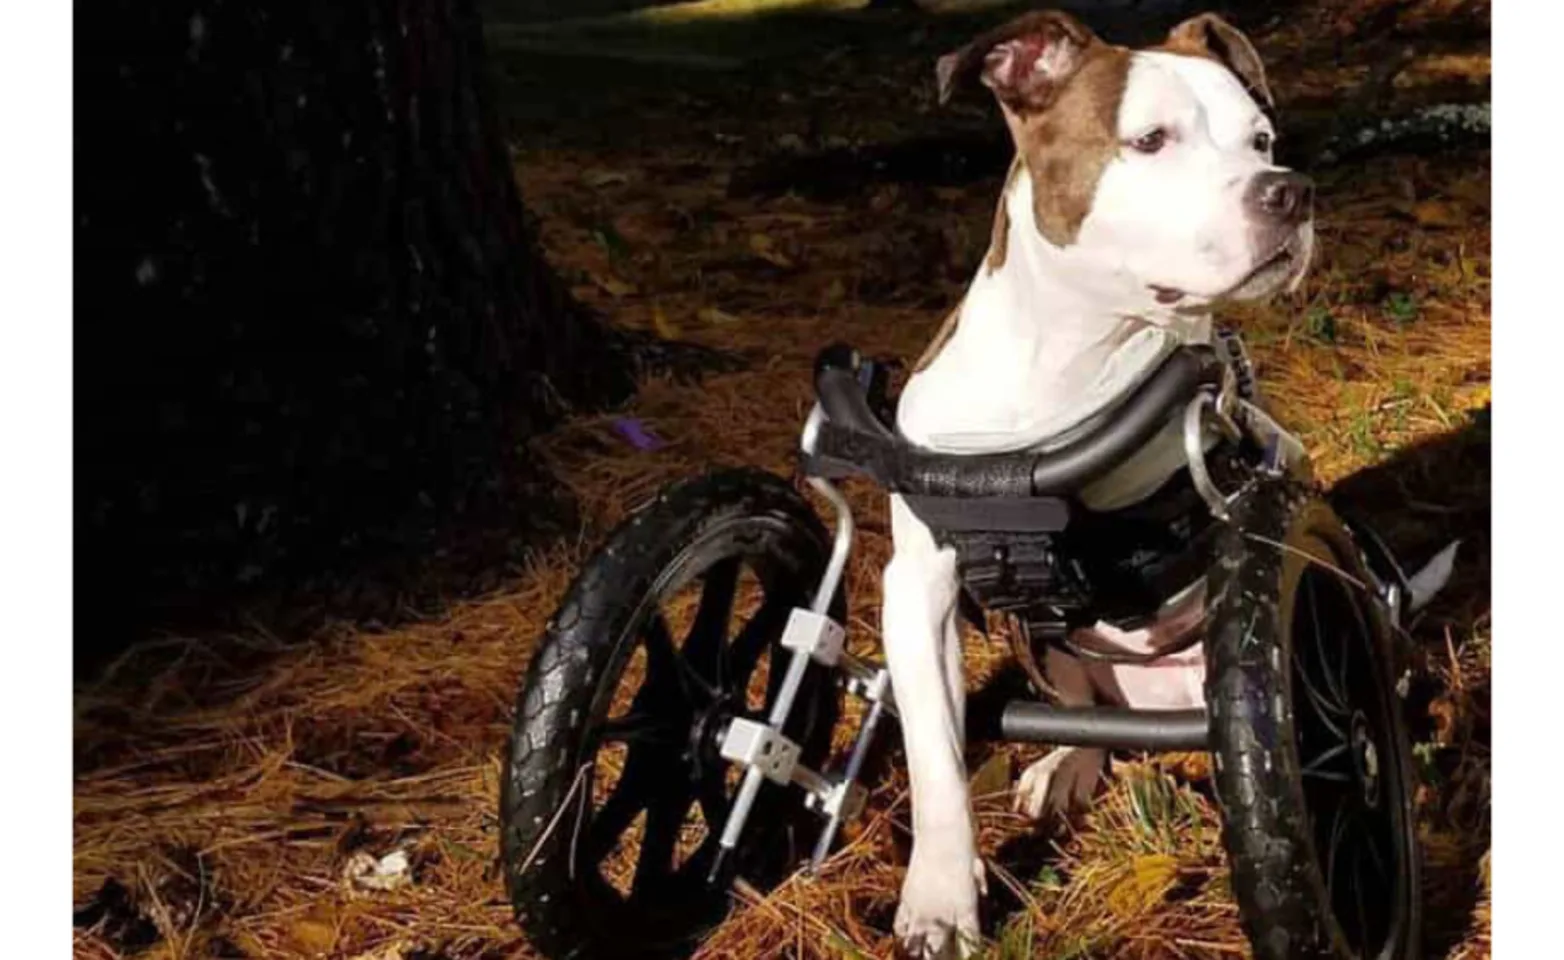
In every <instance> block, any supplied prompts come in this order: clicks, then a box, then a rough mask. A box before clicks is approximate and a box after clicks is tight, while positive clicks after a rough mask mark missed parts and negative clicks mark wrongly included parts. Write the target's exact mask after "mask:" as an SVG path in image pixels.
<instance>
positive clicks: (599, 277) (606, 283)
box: [592, 273, 636, 297]
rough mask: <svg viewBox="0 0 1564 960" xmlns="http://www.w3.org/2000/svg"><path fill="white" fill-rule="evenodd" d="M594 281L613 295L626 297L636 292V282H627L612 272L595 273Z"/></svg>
mask: <svg viewBox="0 0 1564 960" xmlns="http://www.w3.org/2000/svg"><path fill="white" fill-rule="evenodd" d="M592 282H593V283H595V284H597V285H598V286H600V287H602V288H603V291H604V292H605V293H607V294H609V295H610V296H613V297H626V296H629V295H630V294H632V293H634V292H635V290H636V287H635V284H633V283H627V282H626V281H624V280H621V279H619V278H618V277H616V276H614V275H613V274H611V273H593V274H592Z"/></svg>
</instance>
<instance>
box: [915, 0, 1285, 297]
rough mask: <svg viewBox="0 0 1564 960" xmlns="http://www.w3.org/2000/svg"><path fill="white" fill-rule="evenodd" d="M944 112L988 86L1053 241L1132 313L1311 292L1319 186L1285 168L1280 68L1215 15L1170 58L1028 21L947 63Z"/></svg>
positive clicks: (1175, 39)
mask: <svg viewBox="0 0 1564 960" xmlns="http://www.w3.org/2000/svg"><path fill="white" fill-rule="evenodd" d="M937 72H938V79H939V94H940V100H941V102H944V101H946V100H948V99H949V98H950V96H951V95H952V93H953V92H954V90H955V89H956V88H957V87H958V85H960V84H961V83H963V82H964V81H966V80H967V79H969V78H970V77H972V76H973V75H976V76H977V77H978V78H980V79H981V81H982V83H983V84H984V85H985V86H987V87H988V88H989V89H990V90H992V91H993V93H994V96H995V98H996V99H998V101H999V106H1000V109H1001V111H1002V112H1003V114H1004V117H1005V122H1006V124H1007V125H1008V126H1009V128H1010V133H1011V135H1012V137H1013V138H1014V140H1015V145H1016V151H1017V153H1018V155H1019V158H1020V160H1021V162H1022V164H1023V165H1024V173H1025V175H1026V176H1027V177H1028V178H1029V180H1030V187H1031V196H1032V212H1033V216H1032V218H1031V220H1032V222H1033V224H1034V226H1035V230H1036V234H1037V240H1038V242H1040V243H1042V244H1045V245H1046V246H1047V248H1048V249H1049V251H1050V252H1051V253H1053V254H1056V255H1057V256H1058V258H1060V259H1061V260H1062V261H1063V267H1064V269H1065V270H1067V271H1068V273H1069V275H1070V277H1071V278H1072V279H1073V280H1074V281H1076V282H1079V283H1082V284H1084V285H1088V286H1090V287H1092V288H1094V289H1096V290H1098V291H1101V292H1103V293H1108V294H1111V295H1112V296H1113V297H1114V299H1115V300H1116V301H1119V302H1123V301H1125V300H1126V299H1127V300H1128V301H1129V304H1130V305H1133V304H1136V303H1137V302H1138V301H1139V300H1140V299H1141V298H1145V299H1146V302H1147V305H1148V306H1150V305H1152V304H1158V305H1163V306H1168V307H1171V306H1172V305H1174V304H1177V305H1179V307H1178V308H1187V307H1197V308H1198V307H1199V306H1201V305H1203V304H1206V303H1210V302H1213V301H1217V300H1236V299H1256V298H1260V297H1265V296H1268V295H1270V294H1272V293H1274V292H1276V291H1277V290H1279V289H1281V288H1283V287H1286V286H1293V285H1296V284H1297V283H1298V282H1299V281H1300V280H1301V279H1302V276H1303V273H1304V271H1305V270H1306V269H1307V267H1308V260H1309V256H1310V253H1311V252H1312V247H1313V239H1314V210H1313V207H1314V203H1313V200H1314V196H1313V194H1314V190H1313V185H1312V183H1311V182H1310V180H1309V179H1308V178H1307V177H1305V176H1303V175H1301V174H1298V173H1295V172H1293V171H1290V170H1286V169H1284V168H1281V167H1278V166H1277V165H1276V164H1275V163H1274V162H1273V160H1272V148H1273V144H1274V141H1275V137H1276V132H1275V129H1274V127H1273V126H1272V122H1271V119H1270V117H1269V116H1268V115H1267V111H1268V110H1269V109H1270V108H1271V107H1272V99H1271V92H1270V88H1269V87H1268V86H1267V84H1266V79H1265V68H1264V66H1263V65H1262V64H1261V62H1260V58H1259V56H1258V55H1257V54H1256V53H1255V50H1254V47H1253V46H1252V45H1251V44H1250V42H1249V40H1248V39H1247V38H1246V37H1245V36H1244V35H1243V34H1242V33H1241V32H1239V31H1238V30H1236V29H1235V28H1233V27H1232V26H1231V25H1229V24H1228V23H1226V22H1225V21H1223V20H1222V19H1221V18H1219V17H1217V16H1215V15H1212V14H1203V15H1201V16H1197V17H1194V18H1192V19H1190V20H1187V21H1185V22H1184V23H1181V24H1179V25H1178V26H1177V27H1175V28H1173V30H1172V31H1171V32H1170V33H1169V34H1168V36H1167V39H1166V40H1165V41H1164V42H1163V43H1162V44H1161V45H1160V46H1158V47H1153V48H1149V49H1144V50H1130V49H1126V48H1124V47H1119V46H1113V45H1110V44H1107V43H1105V42H1103V41H1102V40H1100V39H1098V38H1097V36H1096V35H1095V34H1093V33H1092V31H1091V30H1090V29H1089V28H1087V27H1086V26H1085V25H1084V24H1082V23H1081V22H1080V21H1079V20H1076V19H1075V18H1074V17H1071V16H1069V15H1068V14H1065V13H1060V12H1057V11H1042V12H1037V13H1031V14H1027V15H1025V16H1023V17H1020V18H1019V19H1016V20H1014V21H1012V22H1010V23H1008V24H1006V25H1004V26H1002V27H999V28H998V29H996V30H993V31H991V32H989V33H988V34H986V35H984V36H982V37H979V38H978V39H977V40H975V41H973V42H972V43H971V44H968V45H967V46H966V47H963V48H962V49H960V50H958V51H956V52H954V53H951V54H949V55H947V56H945V57H942V58H941V59H940V61H939V67H938V71H937Z"/></svg>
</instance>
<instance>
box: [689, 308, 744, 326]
mask: <svg viewBox="0 0 1564 960" xmlns="http://www.w3.org/2000/svg"><path fill="white" fill-rule="evenodd" d="M696 316H698V317H700V319H701V322H702V323H738V322H739V318H738V317H735V316H734V315H733V314H731V313H727V312H725V311H723V310H718V309H717V308H716V307H702V308H701V309H700V312H699V313H697V314H696Z"/></svg>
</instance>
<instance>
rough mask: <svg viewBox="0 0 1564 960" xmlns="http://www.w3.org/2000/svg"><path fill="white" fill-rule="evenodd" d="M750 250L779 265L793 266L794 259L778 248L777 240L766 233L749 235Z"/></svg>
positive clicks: (770, 262) (768, 261)
mask: <svg viewBox="0 0 1564 960" xmlns="http://www.w3.org/2000/svg"><path fill="white" fill-rule="evenodd" d="M749 249H750V252H751V253H753V254H754V255H755V256H757V257H759V258H760V259H762V260H764V261H766V262H767V263H769V264H772V265H774V266H778V267H791V266H792V265H793V261H792V260H789V259H788V257H787V255H786V254H785V253H783V252H782V251H781V250H780V249H778V248H777V244H776V241H775V240H772V239H771V238H770V237H769V236H767V235H766V234H764V233H752V234H750V235H749Z"/></svg>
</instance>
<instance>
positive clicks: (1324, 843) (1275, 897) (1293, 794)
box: [1206, 481, 1422, 960]
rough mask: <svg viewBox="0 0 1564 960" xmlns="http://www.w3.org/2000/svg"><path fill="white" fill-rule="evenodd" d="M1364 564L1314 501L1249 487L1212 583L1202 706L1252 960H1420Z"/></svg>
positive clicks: (1400, 738)
mask: <svg viewBox="0 0 1564 960" xmlns="http://www.w3.org/2000/svg"><path fill="white" fill-rule="evenodd" d="M1367 582H1368V578H1367V574H1366V571H1365V569H1364V564H1363V560H1362V554H1361V553H1360V552H1359V550H1358V548H1357V547H1356V546H1355V545H1354V543H1353V541H1352V537H1351V536H1350V534H1349V533H1348V532H1347V529H1346V527H1345V526H1344V525H1343V524H1342V522H1341V521H1340V520H1339V519H1338V518H1337V516H1336V515H1335V514H1334V513H1333V512H1332V511H1331V508H1330V507H1329V506H1328V505H1327V504H1326V503H1325V502H1324V501H1323V500H1321V499H1319V498H1318V497H1317V496H1314V495H1311V494H1310V493H1308V492H1307V491H1305V490H1303V489H1302V488H1300V487H1297V486H1295V485H1292V484H1289V483H1285V482H1282V481H1268V482H1264V483H1261V484H1260V485H1258V486H1257V487H1256V488H1255V489H1254V490H1252V491H1251V492H1249V493H1248V494H1246V495H1245V496H1244V497H1243V498H1241V500H1240V501H1239V502H1238V503H1236V504H1235V505H1234V509H1233V522H1232V524H1231V525H1230V526H1229V528H1228V529H1227V531H1226V532H1225V533H1224V534H1223V539H1222V542H1221V545H1220V547H1219V555H1218V561H1217V564H1216V566H1215V568H1214V569H1213V571H1212V575H1211V583H1210V587H1211V593H1210V595H1211V597H1212V601H1211V609H1210V617H1211V619H1210V624H1211V627H1210V631H1209V636H1208V639H1207V661H1208V663H1207V671H1208V672H1207V679H1206V697H1207V701H1208V704H1209V707H1210V711H1211V737H1212V750H1213V753H1214V761H1215V762H1214V765H1213V766H1214V769H1215V782H1216V791H1217V796H1218V798H1219V800H1220V802H1221V805H1222V808H1223V814H1224V826H1223V833H1224V836H1223V840H1224V843H1225V845H1226V847H1227V851H1228V858H1229V861H1230V863H1231V867H1232V872H1233V892H1234V895H1235V896H1236V898H1237V900H1238V904H1239V908H1240V913H1241V915H1242V920H1243V925H1244V928H1245V931H1246V932H1247V934H1248V936H1249V938H1250V941H1251V943H1252V944H1253V947H1254V951H1255V956H1256V957H1258V958H1261V960H1280V958H1301V957H1361V958H1365V960H1402V958H1415V957H1418V956H1419V943H1420V928H1421V924H1422V906H1421V903H1422V901H1421V890H1420V867H1419V853H1418V848H1417V837H1416V828H1415V823H1414V807H1413V804H1414V795H1413V776H1412V765H1411V745H1410V742H1409V740H1408V736H1407V728H1406V723H1405V718H1404V717H1403V715H1402V711H1401V701H1400V698H1399V697H1398V696H1397V694H1396V691H1395V680H1394V677H1395V675H1394V672H1393V669H1392V666H1391V664H1392V663H1393V659H1392V649H1393V647H1392V636H1391V630H1390V627H1389V624H1388V622H1387V620H1386V619H1385V617H1384V615H1383V612H1382V610H1381V608H1380V607H1379V606H1378V605H1377V604H1376V603H1375V602H1374V601H1373V600H1372V599H1371V597H1370V595H1369V593H1368V591H1367V588H1366V586H1365V585H1366V583H1367Z"/></svg>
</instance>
